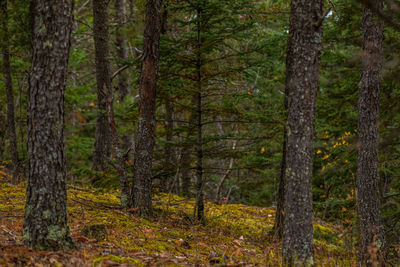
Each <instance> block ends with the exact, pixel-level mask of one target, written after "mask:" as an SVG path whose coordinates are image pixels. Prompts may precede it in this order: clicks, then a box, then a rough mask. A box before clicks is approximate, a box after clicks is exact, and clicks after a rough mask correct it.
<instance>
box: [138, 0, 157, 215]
mask: <svg viewBox="0 0 400 267" xmlns="http://www.w3.org/2000/svg"><path fill="white" fill-rule="evenodd" d="M161 4H162V1H161V0H147V1H146V26H145V30H144V37H143V38H144V40H143V53H144V58H143V63H142V73H141V77H140V88H139V129H138V134H137V138H136V146H135V160H134V179H135V185H134V188H133V194H132V197H134V199H133V204H134V207H135V208H138V213H139V214H141V215H144V216H151V215H152V195H151V194H152V160H153V149H154V135H155V124H156V121H155V120H156V118H155V111H156V105H155V104H156V88H157V72H158V60H159V48H160V32H161Z"/></svg>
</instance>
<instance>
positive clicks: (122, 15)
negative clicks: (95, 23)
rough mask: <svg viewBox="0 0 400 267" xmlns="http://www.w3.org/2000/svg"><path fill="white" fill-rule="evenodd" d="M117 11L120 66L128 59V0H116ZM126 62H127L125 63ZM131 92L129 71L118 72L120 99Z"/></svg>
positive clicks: (117, 40)
mask: <svg viewBox="0 0 400 267" xmlns="http://www.w3.org/2000/svg"><path fill="white" fill-rule="evenodd" d="M115 13H116V17H117V29H116V43H117V56H118V60H119V64H118V68H120V67H122V66H123V65H124V62H125V61H126V60H128V47H127V40H126V33H125V28H126V23H127V18H126V0H115ZM125 64H126V63H125ZM129 93H130V90H129V75H128V73H127V71H121V72H120V73H119V74H118V99H119V101H121V102H122V101H123V100H124V98H125V96H127V95H128V94H129Z"/></svg>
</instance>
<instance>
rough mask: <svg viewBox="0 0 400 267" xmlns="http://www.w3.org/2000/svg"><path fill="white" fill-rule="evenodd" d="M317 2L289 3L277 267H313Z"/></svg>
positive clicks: (320, 9) (318, 42)
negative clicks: (280, 259) (279, 262)
mask: <svg viewBox="0 0 400 267" xmlns="http://www.w3.org/2000/svg"><path fill="white" fill-rule="evenodd" d="M322 18H323V1H322V0H308V1H306V0H292V2H291V14H290V30H289V34H290V37H289V41H288V51H287V61H286V75H287V78H286V87H287V92H288V94H289V98H288V115H287V146H286V147H287V149H286V173H285V185H286V188H285V203H284V204H285V206H284V212H285V219H284V231H283V265H284V266H313V265H314V256H313V225H312V219H313V211H312V183H311V181H312V161H313V135H314V117H315V115H314V113H315V103H316V93H317V89H318V77H319V57H320V52H319V49H320V45H321V39H322V28H321V23H322Z"/></svg>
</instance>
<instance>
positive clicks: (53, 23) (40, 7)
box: [24, 0, 73, 250]
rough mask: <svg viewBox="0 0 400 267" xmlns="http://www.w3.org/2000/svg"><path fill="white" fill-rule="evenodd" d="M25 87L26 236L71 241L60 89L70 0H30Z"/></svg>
mask: <svg viewBox="0 0 400 267" xmlns="http://www.w3.org/2000/svg"><path fill="white" fill-rule="evenodd" d="M32 9H33V15H34V18H33V25H32V30H33V38H32V49H33V54H32V65H31V75H30V80H29V91H28V92H29V93H28V185H27V194H26V206H25V220H24V242H25V244H26V245H27V246H30V247H34V248H38V249H46V250H58V249H64V248H71V247H73V242H72V239H71V236H70V231H69V227H68V218H67V207H66V205H67V191H66V185H65V181H66V172H65V152H64V94H65V80H66V76H67V69H68V59H69V48H70V40H71V31H72V17H73V15H72V10H73V1H72V0H60V1H45V0H33V1H32Z"/></svg>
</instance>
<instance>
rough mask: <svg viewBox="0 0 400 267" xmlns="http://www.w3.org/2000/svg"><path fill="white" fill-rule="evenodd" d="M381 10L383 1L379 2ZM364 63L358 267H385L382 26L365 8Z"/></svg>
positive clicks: (360, 142)
mask: <svg viewBox="0 0 400 267" xmlns="http://www.w3.org/2000/svg"><path fill="white" fill-rule="evenodd" d="M376 4H377V7H376V8H378V9H379V10H382V8H383V2H382V1H381V0H380V1H377V2H376ZM363 33H364V40H363V51H364V53H363V60H362V67H363V70H362V75H361V87H360V91H359V98H358V143H359V146H358V165H357V205H358V217H359V225H360V248H359V258H358V266H383V265H384V263H383V251H384V245H385V238H384V229H383V221H382V216H381V210H380V198H379V183H378V180H379V177H378V143H379V136H378V125H379V94H380V85H381V79H382V75H381V72H382V43H383V23H382V22H381V21H379V19H378V18H377V16H375V15H374V14H373V12H372V11H371V9H369V8H367V7H365V8H364V14H363Z"/></svg>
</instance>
